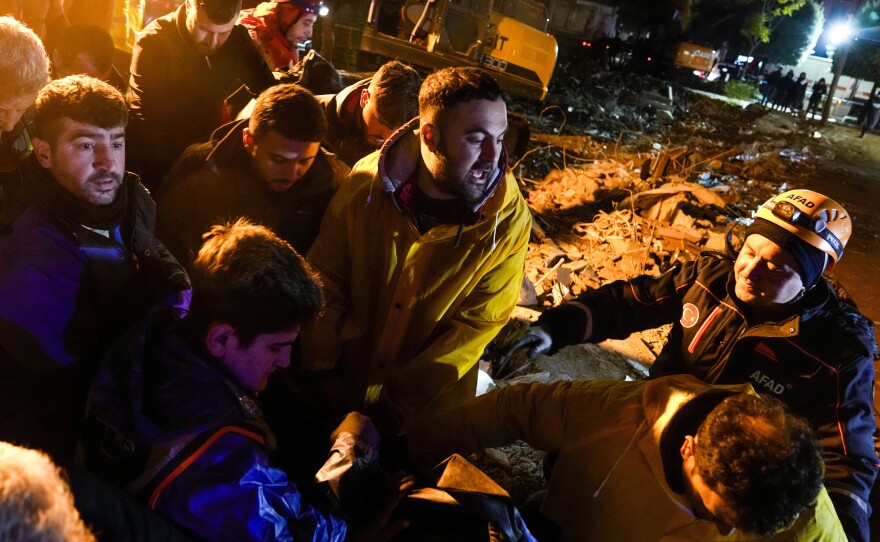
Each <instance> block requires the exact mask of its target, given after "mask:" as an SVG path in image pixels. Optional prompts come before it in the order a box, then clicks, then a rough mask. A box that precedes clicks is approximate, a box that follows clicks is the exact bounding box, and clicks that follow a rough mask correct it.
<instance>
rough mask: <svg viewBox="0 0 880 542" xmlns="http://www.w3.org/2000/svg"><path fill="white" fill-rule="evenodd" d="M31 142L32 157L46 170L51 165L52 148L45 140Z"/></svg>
mask: <svg viewBox="0 0 880 542" xmlns="http://www.w3.org/2000/svg"><path fill="white" fill-rule="evenodd" d="M31 142H32V143H33V144H34V156H36V157H37V162H39V163H40V165H41V166H43V167H44V168H46V169H49V166H50V165H52V146H51V145H49V142H48V141H46V140H45V139H39V138H36V137H35V138H33V139H31Z"/></svg>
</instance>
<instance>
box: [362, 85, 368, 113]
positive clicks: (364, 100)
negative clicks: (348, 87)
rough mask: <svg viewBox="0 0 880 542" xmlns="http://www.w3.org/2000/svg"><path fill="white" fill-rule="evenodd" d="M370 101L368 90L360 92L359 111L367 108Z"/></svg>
mask: <svg viewBox="0 0 880 542" xmlns="http://www.w3.org/2000/svg"><path fill="white" fill-rule="evenodd" d="M369 101H370V89H368V88H365V89H363V90H361V100H360V102H361V109H363V108H365V107H367V102H369Z"/></svg>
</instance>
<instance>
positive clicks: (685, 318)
mask: <svg viewBox="0 0 880 542" xmlns="http://www.w3.org/2000/svg"><path fill="white" fill-rule="evenodd" d="M699 320H700V309H698V308H697V306H696V305H694V304H693V303H685V304H684V307H682V308H681V320H680V322H681V325H682V327H684V328H689V327H694V326H695V325H697V322H698V321H699Z"/></svg>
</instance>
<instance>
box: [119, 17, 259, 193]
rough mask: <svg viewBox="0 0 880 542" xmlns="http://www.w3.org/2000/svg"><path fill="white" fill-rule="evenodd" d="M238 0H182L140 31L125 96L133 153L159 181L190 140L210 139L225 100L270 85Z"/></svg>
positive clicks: (149, 177) (152, 184) (147, 175)
mask: <svg viewBox="0 0 880 542" xmlns="http://www.w3.org/2000/svg"><path fill="white" fill-rule="evenodd" d="M240 8H241V0H185V2H184V3H183V5H181V6H180V8H178V9H177V11H175V12H173V13H169V14H168V15H166V16H164V17H160V18H158V19H156V20H155V21H153V22H151V23H150V24H149V25H147V27H146V28H144V29H143V31H141V32H140V33H139V34H138V37H137V41H136V43H135V46H134V51H133V53H132V59H131V80H130V84H129V85H130V88H129V93H128V101H129V105H130V106H131V115H132V122H131V126H130V128H129V136H130V139H131V150H132V151H133V152H132V156H133V157H134V159H135V160H136V162H137V166H138V168H140V173H141V176H142V177H143V179H144V183H145V184H146V185H147V187H149V188H156V187H158V186H159V184H160V183H161V182H162V179H163V178H164V177H165V175H166V174H167V173H168V171H169V170H170V169H171V166H172V165H173V164H174V162H175V160H177V157H178V156H180V153H181V152H183V150H184V149H186V147H187V146H189V145H192V144H194V143H198V142H201V141H205V140H207V139H208V138H209V137H210V136H211V133H212V132H213V131H214V130H215V129H217V128H218V127H219V126H220V125H221V124H222V123H223V119H224V100H226V98H227V97H229V96H230V95H231V94H233V93H234V92H235V91H236V90H238V89H239V88H240V87H241V86H242V85H245V86H246V87H247V89H248V90H249V91H250V93H251V94H253V95H257V94H259V93H260V92H262V91H263V90H265V89H267V88H269V87H270V86H272V85H274V84H275V78H274V77H273V76H272V72H271V71H270V70H269V68H268V67H267V66H266V64H265V63H264V62H263V60H262V58H260V54H259V53H258V52H257V50H256V48H255V47H254V44H253V43H252V42H251V39H250V37H249V36H248V33H247V30H245V29H244V28H242V27H240V26H236V24H235V23H236V20H237V18H238V13H239V11H240Z"/></svg>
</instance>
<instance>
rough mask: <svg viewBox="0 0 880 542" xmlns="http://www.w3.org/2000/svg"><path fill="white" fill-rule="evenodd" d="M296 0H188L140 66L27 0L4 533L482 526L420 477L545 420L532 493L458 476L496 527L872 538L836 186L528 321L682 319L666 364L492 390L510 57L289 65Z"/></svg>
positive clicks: (9, 327) (321, 535)
mask: <svg viewBox="0 0 880 542" xmlns="http://www.w3.org/2000/svg"><path fill="white" fill-rule="evenodd" d="M268 4H271V5H268V6H267V5H265V4H260V5H258V6H256V7H255V8H253V9H252V10H250V11H243V10H242V6H241V0H185V1H184V2H183V3H182V4H181V5H180V6H179V8H178V9H176V10H175V11H173V12H171V13H169V14H167V15H165V16H163V17H159V18H157V19H156V20H154V21H153V22H151V23H150V24H149V25H147V26H146V27H145V28H144V29H143V31H142V32H140V33H139V34H138V36H137V39H136V42H135V44H134V48H133V55H132V59H131V66H130V68H129V70H128V71H129V73H130V78H129V80H128V83H124V82H123V81H122V78H121V77H120V76H119V73H118V71H116V70H115V69H114V68H113V65H112V62H111V61H110V59H112V52H113V51H112V49H113V44H112V39H111V38H110V37H109V35H107V34H106V31H105V30H103V29H102V28H100V27H99V26H94V25H92V26H89V25H73V26H70V27H69V28H67V29H66V30H64V31H63V32H61V33H60V34H58V35H60V36H62V38H59V39H58V40H56V41H55V42H54V43H53V45H52V46H51V47H50V48H49V49H50V50H47V48H46V47H44V45H43V42H42V41H41V39H40V37H39V36H38V35H37V33H35V32H34V30H32V29H30V28H29V27H28V26H27V25H25V24H24V23H22V22H21V21H20V20H18V19H16V18H15V17H10V16H5V17H0V51H2V52H3V54H2V55H0V157H2V160H0V538H2V539H4V540H31V539H34V540H36V539H39V540H50V539H51V540H74V541H78V540H83V541H87V540H94V539H97V540H114V541H116V540H163V541H165V540H171V541H176V540H206V541H208V540H209V541H220V540H230V541H241V540H255V541H256V540H300V539H302V540H344V539H349V540H388V539H392V538H394V537H395V536H397V537H400V538H399V539H401V540H419V539H426V538H424V533H425V532H426V531H432V530H433V531H437V532H435V533H434V534H433V538H431V539H437V540H442V539H456V540H463V539H467V538H461V536H460V534H455V535H452V534H447V535H445V538H444V532H446V531H444V529H450V531H449V533H452V532H456V533H460V531H457V530H456V531H453V530H451V529H452V527H453V526H452V525H443V524H442V523H443V522H436V521H435V522H434V523H431V524H430V527H425V526H424V525H422V526H421V527H422V530H421V531H420V530H419V525H418V523H419V522H420V521H424V515H422V516H419V515H418V514H410V513H408V512H407V511H408V510H411V509H412V508H411V507H409V508H408V507H406V506H402V505H401V503H402V502H406V500H407V499H409V498H410V497H408V495H410V493H411V492H412V490H413V489H414V487H416V486H422V485H425V484H427V485H429V486H430V485H432V482H431V481H430V477H427V478H426V477H422V475H424V473H425V472H426V471H428V470H430V469H431V467H434V466H435V465H437V463H438V462H440V461H442V460H443V459H444V458H446V457H448V456H450V454H454V453H459V454H465V455H467V454H469V453H471V452H475V451H479V450H481V449H483V448H486V447H492V446H498V445H501V444H505V443H509V442H512V441H514V440H516V439H523V440H526V441H527V442H529V443H530V444H531V445H532V446H534V447H536V448H538V449H541V450H544V451H546V452H548V455H547V471H548V472H547V476H548V487H547V490H546V492H545V493H543V494H540V495H538V496H536V497H535V499H533V500H532V501H531V502H532V504H530V505H529V506H527V507H526V509H524V510H523V511H522V516H520V513H519V511H516V510H514V511H511V510H510V509H508V508H505V507H504V506H497V505H493V506H482V505H477V504H475V503H476V502H477V500H474V499H472V498H467V497H466V496H462V494H461V490H459V493H455V495H456V497H451V498H450V499H452V500H454V501H456V502H458V503H459V506H464V507H465V508H467V507H469V506H470V508H471V510H470V513H471V514H477V517H479V518H481V519H480V520H479V521H477V522H476V523H477V524H478V528H477V531H478V532H479V533H480V535H481V536H477V537H476V539H487V538H488V537H489V536H490V533H491V536H493V537H494V538H492V539H505V540H566V541H569V540H572V541H574V540H578V541H580V540H608V541H611V540H615V541H616V540H660V539H675V540H695V541H696V540H700V541H705V540H758V539H769V540H792V541H794V540H823V541H826V540H827V541H831V540H847V539H849V540H856V541H860V542H861V541H865V542H867V541H868V540H869V539H870V535H869V529H868V517H869V515H870V512H871V508H870V504H869V494H870V491H871V488H872V486H873V483H874V478H875V476H876V471H877V468H878V462H880V460H878V457H877V455H876V454H875V451H874V441H873V434H874V432H875V429H876V426H875V422H874V417H873V410H872V397H873V368H872V363H873V359H874V357H875V356H876V355H877V345H876V343H875V340H874V333H873V326H872V324H871V322H870V320H868V319H867V318H865V317H864V316H863V315H861V313H859V311H858V309H857V308H856V307H855V305H854V304H853V303H852V302H851V301H849V300H848V299H846V298H844V297H841V296H840V295H839V294H838V292H837V290H836V289H835V288H834V287H833V286H832V285H831V284H830V283H829V282H828V281H827V280H826V279H825V278H824V277H823V272H824V271H826V270H827V269H830V268H832V267H833V266H834V265H835V264H836V263H837V262H838V261H839V260H840V258H841V257H842V256H843V252H844V248H845V246H846V243H847V241H848V239H849V237H850V234H851V231H852V221H851V218H850V216H849V215H848V213H847V212H846V210H845V209H844V208H843V207H842V206H841V205H840V204H839V203H837V202H836V201H834V200H833V199H831V198H828V197H826V196H824V195H821V194H818V193H815V192H811V191H808V190H790V191H788V192H785V193H783V194H780V195H777V196H775V197H774V198H771V199H770V200H769V201H767V202H766V203H765V204H764V205H763V206H762V207H761V208H760V210H759V211H758V212H757V215H756V218H755V220H754V223H753V224H752V225H751V226H750V227H749V229H748V231H747V232H746V235H745V240H744V245H743V247H742V248H741V249H740V250H738V252H737V253H736V254H733V255H732V256H731V255H728V254H714V253H712V254H709V253H707V254H703V255H701V256H700V258H698V259H697V260H695V261H693V262H690V263H687V264H683V265H678V266H676V267H674V268H673V269H671V270H669V271H667V272H666V273H664V274H662V275H660V276H656V277H649V276H644V277H637V278H635V279H633V280H631V281H618V282H614V283H611V284H608V285H605V286H603V287H602V288H598V289H595V290H590V291H588V292H586V293H584V294H583V295H582V296H580V297H579V298H577V299H574V300H571V301H569V302H567V303H565V304H563V305H561V306H559V307H556V308H554V309H550V310H548V311H546V312H544V314H543V315H542V316H541V318H540V319H539V320H538V321H537V322H536V323H535V324H534V325H533V326H532V327H530V328H529V329H528V330H526V332H525V334H524V335H523V336H522V337H520V338H518V339H517V340H515V341H513V342H512V343H511V344H509V345H508V350H509V351H514V350H516V349H520V348H524V347H528V348H530V349H531V351H532V353H533V354H537V353H541V352H547V351H550V350H553V349H557V348H559V347H561V346H564V345H567V344H574V343H578V342H586V341H590V342H598V341H602V340H604V339H606V338H609V337H625V336H627V335H628V334H629V333H631V332H633V331H636V330H641V329H648V328H652V327H656V326H659V325H662V324H672V332H671V334H670V336H669V339H668V342H667V344H666V347H665V348H664V350H663V352H662V353H661V355H660V356H659V357H658V359H657V360H656V362H655V363H654V364H653V367H652V369H651V375H650V378H649V379H648V380H645V381H639V382H612V381H593V382H565V383H557V384H551V385H543V384H532V385H516V386H510V387H508V388H505V389H502V390H496V391H494V392H491V393H489V394H487V395H484V396H481V397H475V394H476V382H477V375H478V361H479V359H480V357H481V355H482V354H483V351H484V349H485V348H486V346H487V345H488V344H489V342H490V341H492V340H493V338H494V337H495V336H496V334H497V333H498V332H499V330H500V329H501V328H502V327H503V326H504V325H505V323H506V322H507V321H508V319H509V317H510V315H511V313H512V311H513V308H514V306H515V305H516V303H517V299H518V296H519V292H520V286H521V283H522V279H523V270H524V265H525V256H526V251H527V249H528V242H529V236H530V232H531V214H530V211H529V209H528V206H527V205H526V202H525V200H524V198H523V196H522V193H521V191H520V189H519V187H518V184H517V182H516V179H515V178H514V176H513V174H512V173H511V171H510V170H509V168H508V164H509V162H510V157H509V154H508V151H509V150H510V151H512V150H513V146H521V145H522V143H523V142H522V141H521V140H522V138H523V134H525V137H527V130H522V129H521V128H522V127H521V126H518V125H516V124H515V122H520V121H514V120H511V119H515V117H510V116H509V114H508V111H507V97H506V94H505V93H504V91H503V90H502V89H501V87H500V86H499V84H498V83H497V81H496V80H495V79H494V78H493V77H492V76H491V75H490V73H489V72H486V71H484V70H481V69H479V68H472V67H457V68H445V69H441V70H438V71H435V72H433V73H430V74H428V75H427V76H426V77H424V79H423V78H422V76H421V75H420V74H419V73H418V72H417V71H416V70H415V69H413V68H412V67H410V66H408V65H406V64H404V63H402V62H399V61H390V62H388V63H386V64H385V65H383V66H382V67H381V68H380V69H379V71H377V72H376V73H375V74H374V75H373V76H372V77H370V78H368V79H364V80H361V81H358V82H356V83H354V84H352V85H351V86H349V87H347V88H344V89H342V90H341V91H339V92H338V93H334V94H325V95H317V96H316V95H315V94H313V93H312V92H311V91H309V90H308V89H307V88H304V87H303V86H301V85H298V84H295V83H287V82H284V79H283V78H281V79H280V80H279V78H278V77H277V75H276V73H273V70H276V69H278V68H281V69H286V68H289V67H291V66H292V65H293V64H295V63H296V62H297V61H298V60H300V56H299V55H300V52H299V48H300V47H302V45H303V42H305V41H307V40H308V38H310V37H311V36H310V34H311V27H312V26H313V25H314V24H315V22H316V18H317V12H318V10H317V7H318V3H317V2H313V1H312V0H276V1H275V2H269V3H268ZM47 5H48V4H47ZM15 15H20V14H18V13H15ZM108 51H109V53H108ZM242 93H244V94H243V95H244V96H245V97H247V98H251V97H252V98H254V101H253V103H251V104H250V105H249V106H248V107H246V108H244V109H243V110H242V111H241V112H239V111H233V110H232V109H231V108H230V101H229V98H230V96H234V95H236V94H237V95H239V96H241V95H242ZM510 133H514V134H515V135H516V138H518V139H520V141H518V142H516V143H517V144H516V145H513V146H511V141H510V138H509V137H508V136H509V135H510ZM4 442H5V443H9V444H4ZM33 450H38V451H33ZM50 459H51V461H50ZM23 464H24V465H27V466H26V467H22V465H23ZM415 475H419V477H418V478H417V477H416V476H415ZM447 482H448V481H447ZM433 483H436V484H438V485H439V482H437V481H436V480H434V482H433ZM444 487H445V488H447V489H448V488H450V487H452V488H456V487H459V486H455V485H454V484H453V485H452V486H449V485H448V484H447V485H446V486H444ZM42 494H47V496H45V497H43V496H41V495H42ZM420 498H425V497H424V495H422V496H421V497H420ZM481 498H483V497H481ZM441 500H442V499H441ZM444 502H447V504H448V502H449V501H448V500H447V501H444ZM480 502H482V501H480ZM429 515H430V514H429ZM35 518H36V519H35ZM447 523H449V522H447ZM487 524H488V525H489V526H488V529H487V527H486V526H487ZM28 529H31V530H33V532H40V531H39V530H40V529H42V530H43V531H45V533H46V534H45V535H40V536H43V537H42V538H37V535H30V534H28V535H26V534H24V533H30V532H31V531H29V530H28ZM407 532H419V533H422V534H419V535H410V537H409V538H407ZM18 533H22V534H18ZM26 536H33V538H26Z"/></svg>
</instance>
